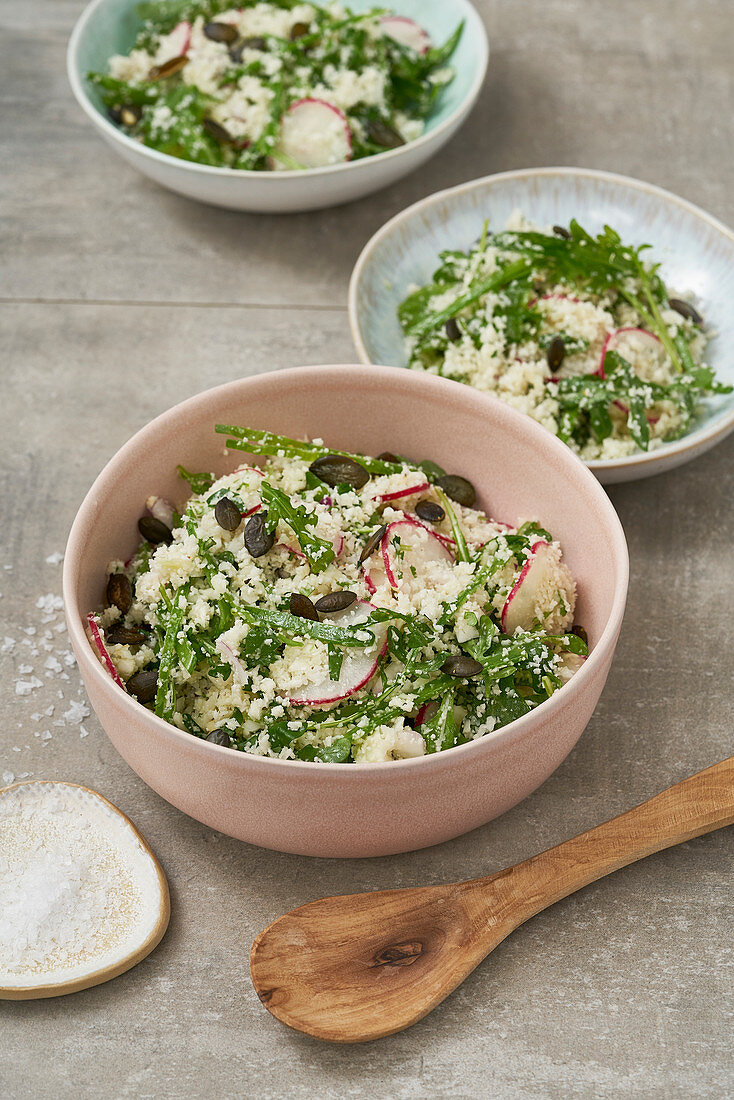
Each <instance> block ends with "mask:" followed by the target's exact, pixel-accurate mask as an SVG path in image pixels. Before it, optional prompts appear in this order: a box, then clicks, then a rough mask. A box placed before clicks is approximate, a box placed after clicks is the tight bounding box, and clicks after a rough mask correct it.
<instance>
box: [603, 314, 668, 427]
mask: <svg viewBox="0 0 734 1100" xmlns="http://www.w3.org/2000/svg"><path fill="white" fill-rule="evenodd" d="M623 332H641V333H643V335H645V336H649V337H650V339H651V340H654V341H655V343H656V344H659V343H660V340H659V339H658V338H657V336H656V335H655V333H654V332H649V331H648V329H646V328H637V327H636V326H634V325H631V326H628V327H627V328H616V329H615V330H614V332H610V333H609V335H608V336H607V338H606V340H605V341H604V347H603V348H602V349H601V359H600V361H599V366H598V367H597V368H596V370H595V371H594V374H598V376H599V377H600V378H606V374H605V372H604V360H605V359H606V357H607V352H608V351H612V350H613V349H612V348H610V346H609V345H610V344H611V343H612V341H613V340H616V338H617V337H618V336H621V335H622V333H623ZM627 411H628V412H629V409H628V410H627Z"/></svg>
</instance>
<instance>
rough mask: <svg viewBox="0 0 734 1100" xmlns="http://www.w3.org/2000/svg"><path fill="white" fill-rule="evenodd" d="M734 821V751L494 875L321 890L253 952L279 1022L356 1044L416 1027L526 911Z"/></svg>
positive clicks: (262, 994) (258, 981) (261, 990)
mask: <svg viewBox="0 0 734 1100" xmlns="http://www.w3.org/2000/svg"><path fill="white" fill-rule="evenodd" d="M732 823H734V756H732V757H730V758H729V759H728V760H724V761H722V762H721V763H719V764H715V765H714V766H713V767H711V768H707V769H706V770H705V771H702V772H698V774H697V775H693V776H691V778H690V779H685V780H684V781H683V782H682V783H677V784H676V785H675V786H674V787H670V788H669V789H668V790H666V791H663V792H662V794H658V795H656V796H655V797H654V798H651V799H649V800H648V801H647V802H643V803H642V805H640V806H637V807H636V808H635V809H633V810H630V811H628V812H627V813H624V814H620V816H619V817H615V818H613V819H612V820H611V821H607V822H605V823H604V824H603V825H597V827H596V828H595V829H590V830H589V831H588V832H586V833H581V834H580V836H577V837H574V838H573V839H572V840H567V841H566V842H565V843H563V844H559V845H557V847H555V848H549V849H548V851H547V852H541V854H540V855H537V856H533V857H532V858H531V859H526V860H525V861H524V862H523V863H518V864H517V865H516V866H515V867H509V868H507V869H506V870H504V871H499V872H498V873H497V874H494V875H489V876H487V877H486V878H479V879H473V880H472V881H470V882H456V883H450V884H449V885H446V886H421V887H416V888H413V889H408V890H380V891H376V892H374V893H368V894H349V895H346V896H344V897H335V898H323V899H322V900H320V901H313V902H310V903H309V904H308V905H302V906H300V907H299V908H298V909H294V910H292V912H290V913H286V914H285V916H283V917H280V919H279V920H276V921H274V923H273V924H271V925H270V926H269V927H268V928H266V929H265V930H264V931H263V932H261V933H260V935H259V936H258V937H257V939H256V940H255V942H254V943H253V945H252V951H251V954H250V972H251V974H252V981H253V984H254V986H255V990H256V991H257V994H258V996H259V998H260V1000H261V1001H262V1002H263V1004H264V1005H265V1007H266V1008H267V1009H268V1011H269V1012H272V1014H273V1016H275V1017H276V1018H277V1019H278V1020H281V1021H282V1022H283V1023H284V1024H288V1026H289V1027H293V1028H296V1030H298V1031H305V1032H306V1034H307V1035H313V1036H314V1037H315V1038H317V1039H326V1040H328V1041H329V1042H334V1043H359V1042H365V1041H367V1040H369V1039H379V1038H381V1037H382V1036H384V1035H392V1034H394V1033H395V1032H396V1031H401V1030H402V1029H403V1028H406V1027H410V1025H411V1024H414V1023H416V1022H417V1021H418V1020H420V1019H422V1018H423V1017H424V1016H426V1015H427V1014H428V1013H429V1012H430V1011H431V1010H432V1009H434V1008H435V1007H436V1005H437V1004H440V1002H441V1001H443V999H444V998H445V997H447V996H448V995H449V993H451V992H452V991H453V990H454V989H456V987H457V986H458V985H459V984H460V983H461V982H463V980H464V978H466V976H467V975H468V974H470V973H471V972H472V970H474V968H475V967H476V966H477V965H478V964H479V963H480V962H481V961H482V959H484V958H485V957H486V956H487V955H488V954H489V952H490V951H492V950H493V948H495V947H496V946H497V944H499V943H501V942H502V940H504V939H505V937H506V936H508V935H509V934H510V932H512V931H513V929H515V928H517V927H518V925H520V924H522V923H523V922H524V921H526V920H528V918H529V917H532V916H534V915H535V914H536V913H539V912H540V911H541V910H542V909H546V908H547V907H548V906H549V905H553V903H554V902H556V901H560V899H561V898H565V897H568V895H569V894H572V893H573V892H574V891H575V890H579V889H580V888H581V887H582V886H587V885H588V884H589V883H590V882H595V881H596V880H597V879H600V878H603V877H604V875H608V874H610V873H611V872H612V871H617V870H618V869H619V868H620V867H626V866H627V864H629V863H634V862H635V861H636V860H638V859H643V858H644V857H645V856H649V855H651V854H652V853H653V852H659V851H662V849H663V848H671V847H672V846H673V845H674V844H681V843H682V842H683V841H685V840H691V839H693V837H697V836H701V835H702V834H704V833H709V832H712V831H713V830H714V829H721V828H723V826H725V825H731V824H732Z"/></svg>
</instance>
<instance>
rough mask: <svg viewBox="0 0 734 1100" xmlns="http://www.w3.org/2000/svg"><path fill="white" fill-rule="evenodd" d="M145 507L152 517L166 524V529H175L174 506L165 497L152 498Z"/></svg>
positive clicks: (149, 498)
mask: <svg viewBox="0 0 734 1100" xmlns="http://www.w3.org/2000/svg"><path fill="white" fill-rule="evenodd" d="M145 507H146V508H147V510H148V511H149V512H150V514H151V516H153V517H154V518H155V519H159V520H160V521H161V523H165V525H166V527H173V512H174V508H173V505H172V504H171V503H170V502H169V501H167V500H166V499H165V497H157V496H150V497H148V499H147V500H146V502H145Z"/></svg>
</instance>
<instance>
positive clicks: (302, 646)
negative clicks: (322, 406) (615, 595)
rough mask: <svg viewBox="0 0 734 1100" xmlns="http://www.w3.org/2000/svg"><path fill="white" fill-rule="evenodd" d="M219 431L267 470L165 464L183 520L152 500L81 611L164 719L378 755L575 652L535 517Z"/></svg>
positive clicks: (457, 480)
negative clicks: (198, 469) (500, 516)
mask: <svg viewBox="0 0 734 1100" xmlns="http://www.w3.org/2000/svg"><path fill="white" fill-rule="evenodd" d="M217 431H219V432H220V433H222V434H226V435H228V436H229V437H230V438H229V440H228V445H229V446H230V447H232V448H234V449H236V450H241V451H244V452H247V454H248V455H258V456H260V457H261V460H262V465H261V466H260V467H256V466H252V465H248V464H245V465H242V466H240V467H239V468H238V469H237V470H235V471H234V472H233V473H231V474H226V475H225V476H223V477H221V478H219V479H218V480H215V479H214V476H213V475H210V474H207V473H191V472H189V471H187V470H184V469H183V468H179V472H180V474H181V476H182V477H183V478H185V479H186V481H188V483H189V485H190V487H191V489H192V490H193V494H194V495H193V496H192V497H191V499H190V500H189V501H188V503H187V505H186V507H185V509H184V510H183V512H182V514H181V515H178V514H177V513H176V511H175V510H174V508H173V506H172V505H170V504H168V503H167V502H166V501H164V500H161V499H160V498H159V497H156V496H150V497H148V499H147V501H146V508H147V511H146V513H145V514H144V515H143V516H141V518H140V520H139V523H138V527H139V531H140V534H141V535H142V536H143V539H144V541H143V543H142V545H141V546H140V547H139V549H138V551H137V552H136V553H135V555H134V556H133V557H132V558H131V559H130V560H128V561H126V562H125V561H113V562H111V563H110V565H109V567H108V578H107V582H106V598H107V607H106V608H105V609H104V610H103V611H102V612H101V613H94V612H92V613H90V614H89V615H88V633H89V639H90V642H91V645H92V647H93V649H94V651H95V652H96V653H97V655H98V657H99V659H100V661H101V662H102V664H103V666H104V667H105V669H106V671H107V672H108V673H109V675H110V676H111V677H112V678H113V679H114V680H115V681H116V683H117V684H118V686H120V687H124V688H125V689H126V690H127V691H128V692H129V693H130V694H131V695H133V696H134V697H136V698H137V699H138V701H139V702H140V703H142V704H144V705H147V706H150V707H151V708H152V709H153V710H154V711H155V713H156V714H157V715H158V716H159V717H160V718H163V719H165V720H166V721H168V722H170V723H172V724H173V725H175V726H177V727H178V728H179V729H180V730H184V731H187V732H188V733H190V734H192V735H193V736H195V737H198V738H202V739H205V740H208V741H212V742H214V743H215V744H217V745H221V746H223V747H226V748H231V749H236V750H240V751H242V752H245V753H249V754H253V755H256V756H267V757H275V758H279V759H281V760H302V761H310V762H314V763H350V762H353V763H379V762H385V761H393V760H400V759H407V758H415V757H420V756H424V755H430V754H433V753H437V752H441V751H444V750H447V749H451V748H453V747H454V746H456V745H461V744H466V743H467V742H469V741H472V740H477V739H479V738H481V737H483V736H485V735H486V734H488V733H491V732H493V731H494V730H496V729H499V728H501V727H502V726H504V725H507V724H508V723H509V722H512V721H514V720H515V719H516V718H519V717H521V716H522V715H524V714H527V713H528V712H529V711H531V710H532V709H533V708H535V707H536V706H538V705H539V704H540V703H542V702H543V701H545V700H546V699H548V698H550V696H551V695H553V694H554V692H555V691H557V690H559V689H560V688H561V687H562V686H563V684H564V683H565V682H566V681H567V680H568V679H570V678H571V676H572V675H573V673H574V672H575V671H577V669H578V668H580V667H581V665H582V664H583V662H584V660H585V657H586V653H587V646H586V636H585V632H584V630H583V629H582V628H580V627H578V626H575V625H574V608H575V603H576V585H575V582H574V579H573V577H572V575H571V573H570V571H569V569H568V568H567V566H566V565H565V563H564V561H563V558H562V552H561V548H560V546H559V544H558V543H557V542H555V541H554V539H553V537H552V535H551V534H550V533H549V532H548V531H546V530H544V529H543V527H542V526H541V525H540V524H539V523H538V522H536V521H535V520H534V519H533V518H531V517H529V518H528V519H527V520H526V521H525V522H522V523H520V524H519V525H517V526H511V525H509V524H507V523H503V522H501V521H496V520H493V519H490V518H489V517H488V516H486V515H485V514H484V513H483V512H481V511H479V510H477V509H476V508H475V507H474V503H475V490H474V487H473V486H472V485H471V484H470V483H469V482H468V481H467V480H466V479H464V478H463V477H461V476H459V475H454V474H447V473H446V472H445V471H444V470H442V469H441V468H439V467H437V466H436V465H435V464H434V463H432V462H424V463H423V464H415V463H411V462H408V461H407V460H404V459H402V458H400V457H398V456H396V455H394V454H387V453H384V454H382V455H381V456H380V457H378V458H370V457H367V456H365V455H350V454H348V453H346V452H338V453H337V452H333V451H330V450H329V448H328V447H327V446H326V445H325V444H324V443H323V442H322V441H320V440H314V441H312V442H304V441H299V440H294V439H289V438H287V437H285V436H276V435H274V434H272V433H270V432H263V431H258V430H255V429H247V428H238V427H228V426H226V425H218V426H217ZM100 580H101V578H100Z"/></svg>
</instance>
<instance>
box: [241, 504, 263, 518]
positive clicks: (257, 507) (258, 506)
mask: <svg viewBox="0 0 734 1100" xmlns="http://www.w3.org/2000/svg"><path fill="white" fill-rule="evenodd" d="M261 508H262V504H256V505H255V507H254V508H248V510H247V511H246V512H243V513H242V518H243V519H247V517H248V516H253V515H254V514H255V512H259V511H260V509H261Z"/></svg>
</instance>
